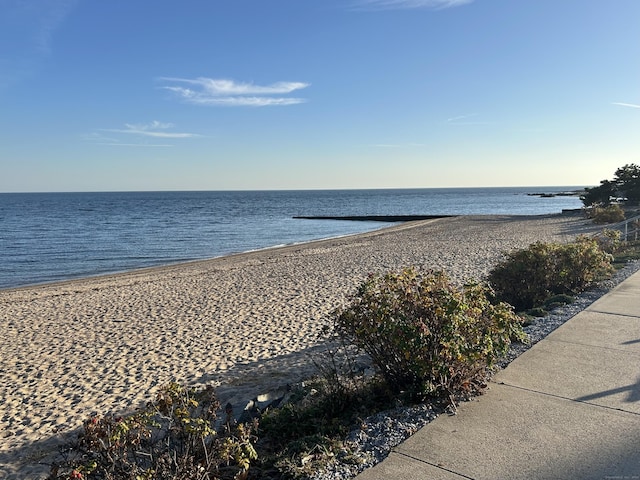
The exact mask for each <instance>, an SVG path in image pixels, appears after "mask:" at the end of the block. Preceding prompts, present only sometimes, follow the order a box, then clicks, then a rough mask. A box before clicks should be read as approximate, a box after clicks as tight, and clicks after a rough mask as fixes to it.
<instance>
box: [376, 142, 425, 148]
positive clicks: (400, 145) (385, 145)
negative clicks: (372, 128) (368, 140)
mask: <svg viewBox="0 0 640 480" xmlns="http://www.w3.org/2000/svg"><path fill="white" fill-rule="evenodd" d="M367 146H368V147H373V148H415V147H426V146H427V144H426V143H374V144H372V145H367Z"/></svg>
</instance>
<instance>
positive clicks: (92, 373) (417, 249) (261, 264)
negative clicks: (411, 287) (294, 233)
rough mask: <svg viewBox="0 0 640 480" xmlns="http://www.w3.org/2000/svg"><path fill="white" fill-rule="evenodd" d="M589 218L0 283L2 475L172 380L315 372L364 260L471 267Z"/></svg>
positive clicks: (233, 380)
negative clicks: (321, 339)
mask: <svg viewBox="0 0 640 480" xmlns="http://www.w3.org/2000/svg"><path fill="white" fill-rule="evenodd" d="M594 230H596V228H595V227H594V226H593V224H591V223H590V222H589V221H587V220H585V219H584V218H582V217H581V216H580V214H563V215H545V216H533V217H511V216H467V217H454V218H442V219H437V220H427V221H420V222H411V223H407V224H402V225H396V226H393V227H390V228H386V229H383V230H379V231H375V232H370V233H366V234H361V235H356V236H350V237H344V238H338V239H332V240H324V241H318V242H312V243H308V244H303V245H295V246H288V247H283V248H274V249H268V250H263V251H259V252H252V253H246V254H241V255H234V256H229V257H224V258H218V259H213V260H207V261H199V262H192V263H187V264H180V265H174V266H168V267H161V268H153V269H146V270H138V271H134V272H129V273H123V274H118V275H110V276H103V277H95V278H87V279H82V280H77V281H69V282H64V283H57V284H50V285H42V286H34V287H28V288H21V289H14V290H4V291H0V338H1V339H2V340H1V342H2V343H1V346H0V349H1V350H0V398H2V402H1V403H0V437H1V438H0V477H1V478H40V477H41V476H42V475H43V472H46V471H47V468H46V467H43V466H38V465H37V463H38V461H40V460H41V459H43V458H45V457H46V455H47V454H48V453H50V452H51V451H52V450H54V449H55V448H56V445H57V444H59V443H60V442H61V441H63V440H64V438H65V435H68V434H69V432H72V431H74V430H75V429H77V428H78V427H79V426H81V424H82V421H83V420H84V419H86V418H87V417H88V416H89V415H91V414H93V413H98V412H102V413H105V412H109V411H126V410H128V409H131V408H132V407H135V406H136V405H137V404H139V403H141V402H144V401H146V400H148V399H150V398H151V397H152V396H153V395H154V393H155V391H156V389H157V388H158V387H159V386H160V385H163V384H165V383H167V382H168V381H170V380H177V381H179V382H183V383H189V384H206V383H211V382H213V383H215V384H216V385H219V387H218V391H219V394H220V396H221V397H223V398H232V397H233V398H236V399H238V398H246V399H250V398H251V397H252V396H254V395H257V394H259V393H262V392H264V391H268V390H269V389H272V388H274V387H278V386H281V385H285V384H286V383H288V382H295V381H297V380H300V379H301V378H303V377H304V376H306V375H309V374H311V373H313V366H312V364H311V363H310V361H309V358H308V356H307V353H309V352H310V351H313V349H314V347H317V345H318V335H319V332H320V330H321V328H322V326H324V325H326V324H327V322H328V313H329V312H331V311H332V310H334V309H335V308H336V307H338V306H340V305H342V304H344V302H345V301H346V299H347V298H348V295H349V294H351V293H352V292H353V291H354V290H355V288H356V287H357V286H358V284H359V282H360V281H361V280H362V279H363V278H364V277H365V276H366V275H367V274H368V273H370V272H380V271H385V270H389V269H398V268H401V267H404V266H409V265H415V266H418V267H422V268H432V269H438V270H440V269H442V270H445V271H447V272H448V273H449V275H450V276H451V277H452V278H453V279H455V280H456V281H458V282H462V281H464V280H465V279H470V278H474V279H479V278H482V277H483V276H484V275H486V273H488V271H489V270H490V269H491V267H492V266H493V265H494V264H495V263H496V262H497V261H498V260H499V259H500V258H501V256H502V254H503V252H506V251H509V250H512V249H515V248H521V247H525V246H527V245H529V244H530V243H532V242H535V241H538V240H541V241H568V240H571V239H572V238H574V237H575V236H576V235H578V234H581V233H589V232H592V231H594ZM38 475H40V477H39V476H38Z"/></svg>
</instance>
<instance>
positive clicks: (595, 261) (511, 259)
mask: <svg viewBox="0 0 640 480" xmlns="http://www.w3.org/2000/svg"><path fill="white" fill-rule="evenodd" d="M611 260H612V256H611V255H610V254H608V253H606V252H605V251H603V250H602V248H601V247H600V244H599V242H598V241H597V240H596V239H593V238H588V237H579V238H578V239H577V240H576V241H575V242H572V243H568V244H559V243H542V242H537V243H533V244H531V245H530V246H529V247H528V248H525V249H521V250H516V251H514V252H511V253H509V254H508V255H507V257H506V258H505V259H504V260H503V261H502V262H500V263H499V264H498V265H496V267H494V268H493V270H491V272H490V273H489V277H488V280H489V283H490V285H491V286H492V287H493V289H494V290H495V292H496V295H497V297H498V298H499V299H500V300H502V301H504V302H507V303H510V304H511V305H513V306H514V307H515V309H516V310H517V311H524V310H529V309H531V308H534V307H537V306H541V305H542V304H543V303H544V301H545V300H546V299H547V298H549V297H550V296H552V295H556V294H567V295H571V294H576V293H579V292H581V291H583V290H584V289H585V288H587V287H588V286H590V285H591V284H593V282H595V281H596V280H598V279H601V278H604V277H605V276H606V275H608V274H610V273H611V271H612V268H611Z"/></svg>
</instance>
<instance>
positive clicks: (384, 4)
mask: <svg viewBox="0 0 640 480" xmlns="http://www.w3.org/2000/svg"><path fill="white" fill-rule="evenodd" d="M473 1H474V0H356V1H355V2H354V4H353V5H354V8H356V9H359V10H408V9H416V8H425V9H432V10H442V9H445V8H452V7H460V6H462V5H467V4H469V3H472V2H473Z"/></svg>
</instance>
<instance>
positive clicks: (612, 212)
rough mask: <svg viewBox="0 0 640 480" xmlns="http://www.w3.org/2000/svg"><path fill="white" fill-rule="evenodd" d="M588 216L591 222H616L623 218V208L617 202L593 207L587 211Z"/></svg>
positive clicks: (601, 223)
mask: <svg viewBox="0 0 640 480" xmlns="http://www.w3.org/2000/svg"><path fill="white" fill-rule="evenodd" d="M589 216H590V217H591V218H592V219H593V223H597V224H600V225H603V224H609V223H618V222H621V221H623V220H624V219H625V215H624V210H623V209H622V207H621V206H620V205H617V204H611V205H607V206H605V207H594V208H592V209H591V210H590V211H589Z"/></svg>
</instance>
